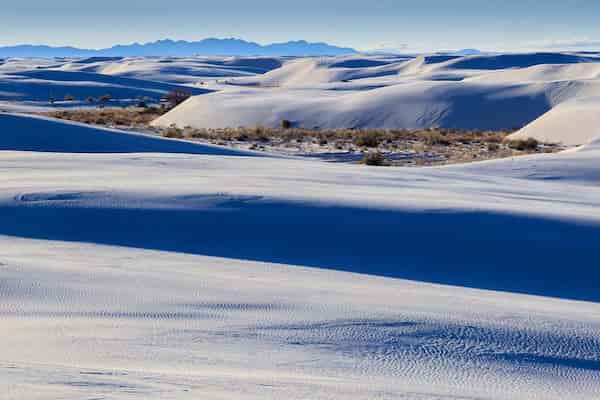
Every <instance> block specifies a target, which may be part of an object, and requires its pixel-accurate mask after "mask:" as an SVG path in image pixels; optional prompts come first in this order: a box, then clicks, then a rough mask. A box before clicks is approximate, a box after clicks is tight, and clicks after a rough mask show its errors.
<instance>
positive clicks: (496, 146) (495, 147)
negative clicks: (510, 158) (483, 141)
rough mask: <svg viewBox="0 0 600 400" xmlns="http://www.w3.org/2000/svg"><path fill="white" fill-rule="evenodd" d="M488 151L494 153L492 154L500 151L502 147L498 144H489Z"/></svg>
mask: <svg viewBox="0 0 600 400" xmlns="http://www.w3.org/2000/svg"><path fill="white" fill-rule="evenodd" d="M487 149H488V151H492V152H494V151H498V150H500V145H499V144H498V143H494V142H491V143H488V144H487Z"/></svg>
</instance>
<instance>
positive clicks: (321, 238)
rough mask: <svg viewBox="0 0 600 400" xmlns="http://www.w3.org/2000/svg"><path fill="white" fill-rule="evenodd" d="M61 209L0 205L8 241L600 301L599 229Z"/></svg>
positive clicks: (287, 205) (385, 216)
mask: <svg viewBox="0 0 600 400" xmlns="http://www.w3.org/2000/svg"><path fill="white" fill-rule="evenodd" d="M56 203H59V204H58V205H55V206H48V205H26V204H24V205H18V204H17V205H11V206H3V207H0V234H3V235H9V236H18V237H25V238H36V239H49V240H61V241H78V242H91V243H99V244H107V245H118V246H127V247H134V248H143V249H153V250H164V251H175V252H183V253H190V254H199V255H208V256H217V257H227V258H234V259H244V260H255V261H264V262H274V263H284V264H293V265H303V266H312V267H320V268H327V269H335V270H342V271H351V272H357V273H363V274H371V275H379V276H386V277H395V278H404V279H410V280H416V281H424V282H433V283H441V284H449V285H456V286H466V287H473V288H482V289H492V290H500V291H510V292H519V293H528V294H535V295H544V296H552V297H561V298H568V299H577V300H587V301H594V302H598V301H600V290H599V282H600V268H598V266H597V265H598V262H597V260H598V243H600V225H592V224H589V225H585V224H576V223H572V222H565V221H559V220H550V219H542V218H534V217H524V216H516V215H504V214H495V213H485V212H415V211H394V210H377V209H368V208H358V207H346V206H323V205H316V204H304V203H303V204H300V203H292V202H283V201H281V202H267V201H264V200H263V201H255V200H250V201H229V202H227V201H224V202H222V203H220V204H217V205H216V206H214V207H211V208H208V209H206V208H205V209H114V208H113V209H109V208H91V207H77V206H73V205H65V204H62V205H61V204H60V201H58V202H56ZM90 257H93V254H90ZM365 295H368V293H365Z"/></svg>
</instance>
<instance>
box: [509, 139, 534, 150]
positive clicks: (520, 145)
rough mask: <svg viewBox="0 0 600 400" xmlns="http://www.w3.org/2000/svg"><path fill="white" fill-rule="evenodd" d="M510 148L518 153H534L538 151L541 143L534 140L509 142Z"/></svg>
mask: <svg viewBox="0 0 600 400" xmlns="http://www.w3.org/2000/svg"><path fill="white" fill-rule="evenodd" d="M507 143H508V147H510V148H511V149H513V150H518V151H534V150H537V148H538V146H539V145H540V143H539V142H538V141H537V140H535V139H534V138H528V139H525V140H509V141H507Z"/></svg>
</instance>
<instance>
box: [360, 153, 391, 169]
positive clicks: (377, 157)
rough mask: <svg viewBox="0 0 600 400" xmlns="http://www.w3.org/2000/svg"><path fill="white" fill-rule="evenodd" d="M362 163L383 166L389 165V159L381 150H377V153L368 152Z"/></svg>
mask: <svg viewBox="0 0 600 400" xmlns="http://www.w3.org/2000/svg"><path fill="white" fill-rule="evenodd" d="M361 164H365V165H370V166H376V167H381V166H384V165H387V161H386V159H385V156H384V155H383V154H381V153H380V152H375V153H367V154H366V155H365V156H364V157H363V159H362V160H361Z"/></svg>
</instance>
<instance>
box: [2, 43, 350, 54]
mask: <svg viewBox="0 0 600 400" xmlns="http://www.w3.org/2000/svg"><path fill="white" fill-rule="evenodd" d="M355 53H357V51H356V50H354V49H352V48H348V47H338V46H333V45H330V44H327V43H310V42H307V41H304V40H297V41H291V42H285V43H272V44H268V45H261V44H258V43H254V42H248V41H245V40H242V39H233V38H232V39H216V38H209V39H204V40H200V41H197V42H188V41H184V40H177V41H175V40H170V39H166V40H159V41H156V42H151V43H145V44H140V43H133V44H129V45H117V46H113V47H110V48H107V49H99V50H93V49H79V48H76V47H51V46H44V45H19V46H10V47H0V57H45V58H51V57H98V56H101V57H119V56H123V57H127V56H191V55H220V56H255V55H256V56H323V55H332V56H337V55H346V54H355Z"/></svg>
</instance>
